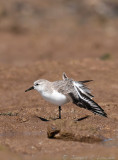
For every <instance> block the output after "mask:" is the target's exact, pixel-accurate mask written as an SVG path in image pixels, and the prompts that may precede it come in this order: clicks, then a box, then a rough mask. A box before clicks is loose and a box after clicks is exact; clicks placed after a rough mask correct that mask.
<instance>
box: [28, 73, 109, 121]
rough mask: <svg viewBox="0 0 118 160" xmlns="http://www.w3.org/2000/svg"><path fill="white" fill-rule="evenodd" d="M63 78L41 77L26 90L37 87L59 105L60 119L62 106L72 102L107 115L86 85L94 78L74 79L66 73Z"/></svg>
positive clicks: (96, 112) (36, 88)
mask: <svg viewBox="0 0 118 160" xmlns="http://www.w3.org/2000/svg"><path fill="white" fill-rule="evenodd" d="M62 78H63V80H59V81H54V82H50V81H48V80H45V79H40V80H37V81H35V82H34V85H33V86H32V87H30V88H29V89H27V90H25V92H27V91H29V90H32V89H35V90H37V91H38V92H39V93H40V94H41V96H42V97H43V98H44V99H45V100H46V101H48V102H50V103H53V104H55V105H58V106H59V119H61V106H62V105H64V104H66V103H68V102H72V103H74V104H76V105H77V106H79V107H81V108H85V109H88V110H90V111H91V112H93V113H94V114H99V115H101V116H104V117H107V114H106V113H105V112H104V110H103V109H102V108H101V107H100V106H99V105H98V104H97V103H96V102H94V101H93V100H92V98H93V96H92V95H91V92H90V89H88V88H87V87H86V85H85V84H84V83H87V82H90V81H92V80H85V81H74V80H73V79H70V78H68V77H67V76H66V74H65V73H63V75H62Z"/></svg>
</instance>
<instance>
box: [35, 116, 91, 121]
mask: <svg viewBox="0 0 118 160" xmlns="http://www.w3.org/2000/svg"><path fill="white" fill-rule="evenodd" d="M88 117H90V116H89V115H87V116H84V117H82V118H79V119H77V120H75V121H82V120H84V119H87V118H88ZM38 118H39V119H40V120H41V121H44V122H48V121H50V120H48V119H46V118H43V117H38ZM57 119H59V118H52V119H51V120H57Z"/></svg>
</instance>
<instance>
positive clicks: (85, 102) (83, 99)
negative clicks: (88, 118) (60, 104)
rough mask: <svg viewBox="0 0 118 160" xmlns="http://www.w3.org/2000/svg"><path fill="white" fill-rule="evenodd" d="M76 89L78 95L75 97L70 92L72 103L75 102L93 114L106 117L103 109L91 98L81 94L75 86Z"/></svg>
mask: <svg viewBox="0 0 118 160" xmlns="http://www.w3.org/2000/svg"><path fill="white" fill-rule="evenodd" d="M76 89H77V91H78V92H79V97H78V98H75V96H74V95H73V93H70V94H69V95H70V97H71V98H72V100H73V103H74V104H76V105H77V106H79V107H82V108H85V109H88V110H90V111H91V112H93V113H94V114H99V115H101V116H104V117H107V114H106V113H105V112H104V110H103V109H102V108H101V107H100V106H99V105H98V104H97V103H96V102H94V101H93V100H92V99H90V98H89V97H87V96H86V95H85V94H83V93H82V92H81V91H80V90H79V89H78V88H77V87H76Z"/></svg>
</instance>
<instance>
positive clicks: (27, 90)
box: [25, 86, 34, 92]
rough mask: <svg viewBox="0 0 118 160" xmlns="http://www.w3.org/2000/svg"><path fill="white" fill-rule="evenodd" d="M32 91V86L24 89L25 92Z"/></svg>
mask: <svg viewBox="0 0 118 160" xmlns="http://www.w3.org/2000/svg"><path fill="white" fill-rule="evenodd" d="M32 89H34V86H32V87H30V88H28V89H26V90H25V92H27V91H30V90H32Z"/></svg>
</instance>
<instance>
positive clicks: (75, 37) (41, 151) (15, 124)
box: [0, 15, 118, 160]
mask: <svg viewBox="0 0 118 160" xmlns="http://www.w3.org/2000/svg"><path fill="white" fill-rule="evenodd" d="M65 20H66V23H65ZM71 20H72V17H71V18H69V17H68V16H67V15H66V16H65V18H64V17H63V16H62V21H60V20H59V22H60V23H57V22H58V21H52V22H53V24H52V25H54V24H55V28H53V29H52V28H51V26H49V28H46V27H47V24H45V25H44V27H41V28H40V31H38V32H37V31H36V32H34V30H33V31H31V32H29V31H28V32H26V33H24V32H20V33H19V32H18V33H16V32H13V31H11V30H10V31H9V30H1V31H0V97H1V98H0V159H5V160H7V159H8V160H40V159H41V160H50V159H54V160H61V159H62V160H70V159H71V160H89V159H90V160H91V159H95V160H101V159H102V160H103V159H104V160H107V159H109V160H115V159H118V116H117V115H118V53H117V52H118V45H117V42H118V31H117V20H116V19H114V20H109V21H107V22H103V21H102V22H101V21H96V20H95V19H94V18H93V19H92V20H89V22H87V25H86V23H85V22H83V23H82V24H80V23H79V22H77V23H79V25H77V23H72V22H73V21H71ZM54 22H55V23H54ZM63 72H66V74H67V75H68V77H71V78H73V79H75V80H80V81H81V80H87V79H92V80H93V81H92V82H90V83H88V87H89V88H91V90H92V94H93V95H94V96H95V97H94V100H95V101H96V102H97V103H98V104H99V105H100V106H101V107H102V108H103V109H104V110H105V112H106V113H107V115H108V118H104V117H101V116H98V115H94V114H93V113H91V112H90V111H88V110H85V109H82V108H79V107H77V106H75V105H74V104H72V103H68V104H66V105H64V106H62V120H58V119H57V120H54V119H55V118H57V117H58V107H57V106H55V105H52V104H49V103H48V102H46V101H44V100H43V99H42V98H41V96H40V95H39V93H37V92H36V91H34V90H33V91H30V92H27V93H25V92H24V91H25V90H26V89H27V88H28V87H30V86H32V84H33V82H34V81H35V80H37V79H48V80H50V81H55V80H61V79H62V73H63ZM84 117H86V118H84ZM77 119H79V120H78V121H75V120H77ZM46 120H49V121H46ZM53 126H55V127H57V128H58V127H59V126H61V127H59V129H60V132H61V135H63V137H62V138H61V137H60V138H53V139H50V138H48V136H47V132H48V130H49V128H50V127H53ZM78 136H79V137H81V140H80V138H79V139H78ZM73 137H75V139H74V138H73ZM96 137H97V139H99V140H100V141H97V140H96ZM85 139H87V140H85ZM91 139H92V141H91Z"/></svg>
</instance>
